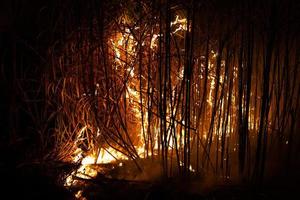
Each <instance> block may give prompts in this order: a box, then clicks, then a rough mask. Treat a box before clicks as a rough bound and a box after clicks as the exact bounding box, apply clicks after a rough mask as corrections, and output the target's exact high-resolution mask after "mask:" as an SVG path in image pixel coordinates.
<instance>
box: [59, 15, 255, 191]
mask: <svg viewBox="0 0 300 200" xmlns="http://www.w3.org/2000/svg"><path fill="white" fill-rule="evenodd" d="M122 19H123V20H120V21H121V23H123V24H119V26H120V27H121V28H120V30H119V31H115V32H114V33H113V34H111V35H110V36H109V40H108V43H109V44H108V46H109V52H110V53H111V54H110V56H111V57H110V58H111V60H110V61H111V63H112V64H111V65H112V67H111V68H112V71H113V75H114V76H116V77H117V79H116V80H120V82H121V83H122V84H124V88H125V89H124V91H122V92H123V94H124V95H122V97H123V98H122V99H121V100H117V101H116V104H122V105H124V104H125V105H126V107H125V106H124V107H125V108H122V109H120V110H121V111H120V113H121V114H120V115H123V117H124V118H126V119H131V118H132V119H133V120H128V121H126V125H124V126H126V127H125V130H122V131H123V132H126V133H127V131H128V129H129V128H131V129H130V130H132V131H133V132H134V134H135V135H134V138H133V137H132V136H130V134H132V133H129V134H128V135H127V136H126V139H124V138H122V139H124V141H125V142H127V143H128V144H130V145H131V146H130V147H132V148H134V150H135V152H134V153H135V154H134V156H133V157H129V156H127V155H124V154H123V153H121V152H120V151H118V148H113V147H111V146H108V145H103V146H101V147H97V148H95V149H93V150H88V151H84V150H83V149H82V148H80V147H78V145H77V148H76V149H75V151H74V154H73V157H72V161H73V162H74V163H78V162H80V167H79V168H78V169H77V170H75V171H73V172H72V173H71V175H70V176H68V177H67V178H66V182H65V185H66V186H72V185H74V184H76V182H77V181H76V178H75V177H80V178H85V179H90V178H93V177H96V176H97V173H98V172H97V171H96V170H95V169H93V167H92V165H95V164H106V163H112V162H114V161H124V160H129V159H131V158H138V157H139V158H146V157H147V156H155V155H157V154H158V153H159V152H158V151H159V146H160V145H161V143H162V141H160V139H159V136H160V134H162V133H160V128H159V126H160V123H161V122H158V120H153V118H155V117H156V118H158V117H160V116H159V115H160V113H157V112H152V110H150V111H149V110H148V107H149V105H148V103H149V101H150V100H149V99H150V97H149V94H146V93H147V92H148V93H149V92H150V93H156V95H157V93H158V91H157V90H158V89H157V88H155V87H154V86H153V85H155V84H156V83H152V84H153V85H151V83H150V81H149V80H150V78H149V77H150V76H151V74H148V72H146V70H145V69H146V68H145V66H146V65H147V64H148V63H147V64H145V63H144V60H143V59H144V58H142V60H138V58H139V53H141V54H142V57H146V56H149V57H150V58H151V59H153V60H152V62H153V63H154V64H155V65H158V63H157V62H156V61H155V59H156V57H155V56H157V55H156V53H157V51H158V47H159V42H158V40H159V39H160V37H163V34H162V35H160V33H158V31H157V30H155V29H152V30H151V31H149V32H146V33H144V34H145V35H146V36H147V37H145V38H148V39H144V40H145V41H138V38H137V35H139V33H140V32H139V31H140V30H141V29H143V28H144V27H143V25H141V26H136V27H134V28H132V24H130V22H128V21H126V20H125V19H126V17H123V18H122ZM156 25H157V24H156ZM144 26H146V25H144ZM170 26H171V30H172V31H171V33H170V34H171V35H172V37H178V36H179V38H181V39H182V38H183V37H184V36H183V35H184V33H185V32H186V31H187V30H188V27H187V26H188V21H187V19H186V18H185V17H182V16H179V15H176V16H175V19H174V21H172V22H171V23H170ZM129 27H131V28H129ZM149 36H151V37H149ZM175 39H176V38H175ZM147 47H148V49H149V50H150V51H151V52H150V53H149V52H148V53H145V52H144V51H146V50H145V49H147ZM182 50H183V51H185V49H182ZM151 56H152V57H154V58H155V59H154V58H152V57H151ZM180 56H181V55H180ZM219 56H221V53H220V52H217V51H215V50H210V51H209V55H208V63H207V66H208V72H207V73H208V74H205V73H204V72H205V70H204V68H205V65H206V63H205V62H204V60H205V56H203V55H201V56H200V57H199V58H197V62H199V66H200V71H201V73H200V74H199V76H198V77H199V79H198V80H199V81H198V82H203V81H204V79H205V76H206V78H207V80H208V83H207V93H206V96H205V97H201V98H205V99H203V102H205V106H204V108H203V113H202V116H200V119H201V120H202V121H201V123H200V125H199V127H200V126H201V129H200V128H199V130H201V131H199V130H196V131H198V132H196V131H195V130H193V131H195V132H193V135H195V133H196V134H198V135H199V138H200V140H201V143H204V142H208V141H209V140H218V141H221V140H222V137H221V136H222V134H224V133H223V130H225V138H229V137H230V134H231V133H232V132H233V130H234V125H235V123H236V119H237V116H236V114H235V112H236V108H235V107H236V105H237V102H236V101H237V99H236V98H235V96H236V92H237V87H236V86H234V87H232V89H231V90H232V94H231V96H229V94H224V96H223V97H222V98H223V99H227V101H229V99H230V100H231V104H232V105H233V108H232V109H231V110H229V111H228V112H230V114H229V115H228V117H227V120H225V117H223V116H225V115H224V113H225V112H227V111H226V109H227V108H226V106H227V104H226V102H224V101H221V102H220V103H216V102H217V100H218V99H219V98H221V96H220V93H221V88H222V87H229V86H228V84H229V83H228V82H229V81H228V80H226V76H225V67H226V62H225V60H223V59H222V60H221V66H219V67H220V72H219V73H220V74H219V77H216V74H217V72H216V66H217V59H218V58H219ZM178 60H180V59H178ZM178 60H176V59H173V60H172V63H171V64H173V65H174V66H175V67H176V68H177V69H175V67H173V68H174V69H173V68H172V69H171V70H170V71H171V75H170V76H171V82H172V84H173V85H172V87H171V90H172V91H170V94H171V95H170V97H169V96H168V97H167V103H166V113H165V115H166V122H165V123H166V126H167V131H166V132H167V133H166V137H167V139H165V140H167V144H168V145H167V146H166V148H167V151H168V152H171V153H170V154H172V155H171V156H174V155H175V151H173V150H174V149H175V148H177V149H179V153H178V154H179V158H178V160H179V163H180V166H183V162H182V161H183V158H182V157H183V155H182V154H183V153H182V149H183V146H184V145H185V138H184V136H185V135H186V130H185V127H186V126H187V124H188V123H186V122H185V121H184V113H182V112H183V111H180V108H176V106H174V105H172V104H173V103H174V102H175V100H176V98H178V91H179V88H180V85H181V83H182V81H184V78H185V73H186V72H185V66H184V64H183V63H180V61H178ZM139 62H141V63H139ZM155 62H156V63H155ZM139 64H140V65H142V67H143V68H142V69H141V66H140V65H139ZM149 67H151V65H150V64H149ZM155 73H157V72H155ZM232 74H233V80H232V81H233V85H237V81H238V80H237V74H238V71H237V67H236V66H235V67H234V68H233V72H232ZM156 76H157V75H156ZM151 78H152V77H151ZM155 78H156V77H154V78H153V80H155ZM193 78H196V77H193ZM217 78H218V79H217ZM147 80H148V82H147ZM153 80H151V81H153ZM153 82H154V81H153ZM198 82H197V81H195V83H194V87H195V93H196V96H202V91H203V88H201V87H200V86H199V85H200V83H198ZM156 87H158V86H157V85H156ZM97 88H99V84H98V83H97V84H96V91H95V94H98V90H97ZM147 89H148V90H147ZM176 90H177V91H176ZM216 90H218V91H216ZM215 94H217V95H215ZM147 95H148V96H147ZM196 96H195V97H194V98H196ZM156 98H157V97H156ZM201 98H200V99H201ZM200 99H196V100H195V102H194V103H195V105H196V107H197V108H199V107H200V105H201V101H200ZM113 100H114V101H115V99H113ZM180 100H181V99H180ZM214 104H216V105H214ZM181 106H183V103H182V105H181ZM214 106H219V108H218V111H217V113H213V109H215V108H214ZM243 109H244V108H243ZM213 114H214V115H217V116H220V117H219V120H216V121H214V122H212V123H213V126H214V127H218V126H219V127H221V126H224V124H226V129H223V128H218V129H216V128H215V129H211V128H210V126H211V124H210V123H211V121H209V120H208V119H210V117H211V116H212V115H213ZM150 115H152V118H151V119H150V117H151V116H150ZM153 115H154V117H153ZM175 115H176V116H175ZM200 119H199V118H198V117H197V115H196V114H195V113H194V116H192V117H191V125H190V127H192V128H194V127H196V124H197V123H196V121H197V120H200ZM151 120H152V121H151ZM172 120H173V121H172ZM256 124H258V122H256V121H255V116H254V109H252V108H251V109H250V114H249V128H250V129H251V130H254V128H255V127H257V125H256ZM172 126H173V129H172ZM224 127H225V126H224ZM96 128H97V129H98V130H99V127H96ZM196 128H198V127H196ZM88 129H89V127H88V125H85V126H83V128H81V129H80V130H79V131H78V133H77V141H78V142H79V141H82V140H85V136H84V133H85V132H86V131H87V130H88ZM122 131H120V132H121V133H123V132H122ZM150 131H151V133H150ZM172 131H174V134H173V132H172ZM121 133H119V134H120V135H121ZM92 134H93V133H92ZM97 137H101V134H98V132H97ZM149 138H150V139H149ZM189 139H190V140H191V143H192V144H195V143H196V137H191V138H189ZM77 141H76V142H77ZM128 141H130V142H131V143H130V142H128ZM127 143H126V144H127ZM120 146H121V145H119V146H118V147H119V148H123V146H121V147H120ZM151 147H152V151H150V150H149V149H151ZM197 148H198V147H197ZM146 150H147V155H146ZM148 151H149V152H148ZM191 151H193V149H192V150H191ZM234 151H235V149H234ZM193 164H194V163H192V164H190V166H188V170H190V171H191V172H195V171H196V170H197V169H195V168H194V167H193V166H192V165H193ZM119 166H120V167H122V166H123V164H122V162H120V163H119ZM79 195H80V194H79V193H78V196H79Z"/></svg>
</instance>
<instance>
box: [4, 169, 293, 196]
mask: <svg viewBox="0 0 300 200" xmlns="http://www.w3.org/2000/svg"><path fill="white" fill-rule="evenodd" d="M1 167H2V168H1V177H2V184H1V185H3V186H2V187H1V190H3V191H2V192H1V195H2V196H3V197H7V198H6V199H49V200H50V199H51V200H54V199H62V200H71V199H76V198H75V197H74V194H75V193H76V192H77V191H79V190H82V196H83V197H86V199H87V200H96V199H97V200H98V199H104V200H106V199H107V200H108V199H131V200H135V199H145V200H146V199H147V200H150V199H153V200H154V199H175V200H176V199H199V200H202V199H203V200H227V199H228V200H238V199H241V200H245V199H246V200H247V199H249V200H250V199H254V200H259V199H261V200H274V199H295V198H296V199H297V196H299V195H298V194H299V193H298V190H299V179H298V178H297V176H290V177H273V178H272V179H270V180H269V181H266V183H264V184H263V185H262V186H260V187H258V186H257V185H253V184H252V185H251V184H236V183H221V184H220V183H219V184H210V186H207V185H206V182H205V181H204V180H203V179H202V180H190V181H185V180H182V179H168V180H166V181H155V182H141V181H126V180H117V179H108V178H105V177H103V176H98V177H97V178H96V179H94V180H88V181H86V180H85V181H82V182H84V185H85V186H81V187H79V188H73V189H72V190H70V189H66V188H64V187H62V186H59V185H58V184H57V183H56V180H54V178H53V177H54V176H53V174H55V173H59V171H61V170H65V169H62V168H60V169H56V171H55V170H49V169H50V168H51V167H50V168H49V166H47V168H46V166H42V165H40V164H31V165H25V166H18V167H11V168H4V165H2V166H1ZM6 167H7V166H6ZM47 173H48V174H47ZM50 173H51V176H50V175H49V174H50Z"/></svg>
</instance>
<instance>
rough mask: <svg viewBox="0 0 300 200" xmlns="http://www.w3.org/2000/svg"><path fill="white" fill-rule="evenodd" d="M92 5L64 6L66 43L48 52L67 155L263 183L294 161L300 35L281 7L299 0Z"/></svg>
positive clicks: (49, 79) (61, 149)
mask: <svg viewBox="0 0 300 200" xmlns="http://www.w3.org/2000/svg"><path fill="white" fill-rule="evenodd" d="M85 3H86V4H87V5H85V6H82V7H72V6H71V7H67V8H61V9H62V12H61V15H60V17H59V20H58V21H59V23H58V25H57V26H58V27H60V30H62V31H61V33H60V34H61V40H60V41H59V42H57V43H55V44H54V45H53V46H51V48H50V49H49V62H50V67H49V69H48V71H47V73H45V86H46V87H45V90H46V95H47V101H48V104H49V105H48V106H49V107H51V109H52V110H55V115H56V122H55V130H54V134H53V136H54V140H55V147H54V149H53V152H54V153H53V154H55V155H56V156H57V158H58V159H61V160H69V161H73V160H74V159H73V158H74V153H75V152H76V150H77V149H78V148H80V149H81V150H82V151H83V152H84V153H86V154H90V153H93V154H94V155H96V157H97V156H99V153H100V151H101V149H104V150H105V151H107V153H108V154H112V153H111V152H110V151H109V149H114V150H116V151H118V152H120V153H121V154H122V155H123V156H124V157H126V158H128V159H131V160H133V161H134V162H135V163H136V165H137V166H138V167H139V168H140V169H141V170H142V166H140V164H139V159H138V158H141V157H142V158H149V159H153V160H156V159H158V160H160V161H161V167H162V173H163V176H165V177H170V176H174V175H176V174H180V175H183V176H189V175H190V174H191V173H200V172H202V171H206V172H210V173H213V174H215V175H218V176H221V177H223V178H225V179H226V178H230V177H232V176H235V175H238V174H240V175H241V176H245V175H247V176H248V177H254V178H255V179H258V180H259V179H261V178H262V177H263V175H264V174H265V169H266V167H269V166H268V164H269V163H272V162H281V161H283V160H284V159H286V160H285V161H286V162H285V163H287V164H288V165H289V164H291V156H293V155H294V154H293V153H295V152H297V150H298V149H299V147H300V144H299V142H298V141H299V136H298V135H297V134H296V132H297V131H296V130H297V128H299V123H297V118H299V113H300V112H299V111H300V107H299V106H300V105H299V96H300V87H299V85H300V84H299V79H298V77H299V73H300V72H299V37H298V36H297V34H296V31H295V29H294V27H295V26H294V24H293V23H294V20H295V19H292V18H290V17H289V12H282V10H284V9H287V10H290V11H291V12H292V10H293V8H292V7H291V4H289V3H286V4H284V5H282V6H281V7H280V6H278V5H277V4H278V2H276V1H274V2H272V3H263V2H260V3H258V2H253V1H241V2H240V3H236V4H235V6H234V7H231V6H230V4H229V5H223V4H221V5H220V4H219V3H218V2H217V1H196V0H190V1H171V0H163V1H148V0H144V1H112V2H110V3H108V2H106V1H88V2H85ZM269 4H270V5H271V6H269ZM266 5H268V6H266ZM258 11H259V12H258ZM74 13H76V15H73V14H74ZM75 16H76V17H75ZM281 19H285V20H286V21H284V22H283V20H281ZM141 149H142V150H141ZM276 155H277V156H276ZM112 156H115V155H113V154H112ZM116 159H118V158H116ZM270 165H271V164H270Z"/></svg>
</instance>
